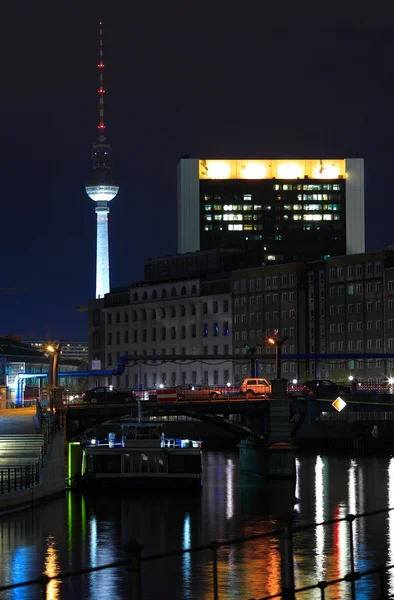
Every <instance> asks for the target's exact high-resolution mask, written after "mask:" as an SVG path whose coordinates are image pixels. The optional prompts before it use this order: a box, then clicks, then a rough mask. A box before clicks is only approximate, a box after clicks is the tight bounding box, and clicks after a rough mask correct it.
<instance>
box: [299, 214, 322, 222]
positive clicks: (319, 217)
mask: <svg viewBox="0 0 394 600" xmlns="http://www.w3.org/2000/svg"><path fill="white" fill-rule="evenodd" d="M303 219H304V221H321V220H322V219H323V217H322V215H303Z"/></svg>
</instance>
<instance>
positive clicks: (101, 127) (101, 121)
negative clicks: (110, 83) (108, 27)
mask: <svg viewBox="0 0 394 600" xmlns="http://www.w3.org/2000/svg"><path fill="white" fill-rule="evenodd" d="M97 66H98V68H99V69H100V87H99V91H98V93H99V125H98V129H99V131H100V137H103V138H104V129H105V125H104V94H105V89H104V63H103V24H102V22H101V21H100V62H99V64H98V65H97Z"/></svg>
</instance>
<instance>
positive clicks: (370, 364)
mask: <svg viewBox="0 0 394 600" xmlns="http://www.w3.org/2000/svg"><path fill="white" fill-rule="evenodd" d="M349 362H350V363H353V367H350V366H349ZM349 362H348V361H345V362H340V361H335V362H334V361H332V362H330V363H329V366H330V369H331V371H336V370H337V369H339V370H341V371H344V370H349V368H354V369H357V370H364V369H365V366H367V368H368V369H375V368H376V369H382V368H383V366H384V362H385V361H383V360H382V359H381V358H368V360H367V361H366V363H364V361H362V360H354V361H349ZM388 363H389V365H388V366H389V368H394V362H393V361H392V360H389V361H388ZM384 381H387V378H384V379H382V378H379V377H378V378H377V379H375V378H374V379H367V382H368V383H383V382H384Z"/></svg>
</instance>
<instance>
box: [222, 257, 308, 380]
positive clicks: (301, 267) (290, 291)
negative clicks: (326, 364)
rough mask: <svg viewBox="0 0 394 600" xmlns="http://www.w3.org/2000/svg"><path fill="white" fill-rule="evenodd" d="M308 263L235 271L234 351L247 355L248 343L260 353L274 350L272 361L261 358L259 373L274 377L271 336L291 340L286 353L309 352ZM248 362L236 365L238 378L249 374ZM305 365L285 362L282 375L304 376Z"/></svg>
mask: <svg viewBox="0 0 394 600" xmlns="http://www.w3.org/2000/svg"><path fill="white" fill-rule="evenodd" d="M306 273H307V269H306V265H305V264H304V263H288V264H280V265H276V266H275V267H274V266H264V267H258V268H255V269H244V270H238V271H234V272H233V275H232V291H233V347H234V353H235V354H240V355H248V349H247V347H246V346H250V347H254V348H256V351H257V353H262V354H264V353H272V360H266V361H262V362H261V364H260V365H259V366H260V375H261V376H263V377H268V378H272V377H274V376H275V349H274V348H273V347H272V346H271V345H270V344H269V343H268V342H267V340H268V338H269V337H270V336H272V335H277V336H279V337H280V338H282V337H284V336H287V337H288V340H287V341H286V343H285V344H284V345H283V347H282V352H283V354H286V353H289V354H298V353H305V352H306V351H307V330H308V326H307V320H306V282H307V279H306ZM247 369H248V367H247V366H246V365H236V367H235V378H236V380H237V381H239V380H241V379H242V378H243V376H246V374H247V373H248V370H247ZM304 370H305V365H304V363H303V362H302V361H299V360H289V361H283V366H282V374H283V376H284V377H285V378H288V379H299V378H300V377H302V376H303V372H304Z"/></svg>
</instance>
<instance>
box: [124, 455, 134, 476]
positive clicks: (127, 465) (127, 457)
mask: <svg viewBox="0 0 394 600" xmlns="http://www.w3.org/2000/svg"><path fill="white" fill-rule="evenodd" d="M131 464H132V462H131V458H130V454H125V455H124V456H123V472H124V473H131Z"/></svg>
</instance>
